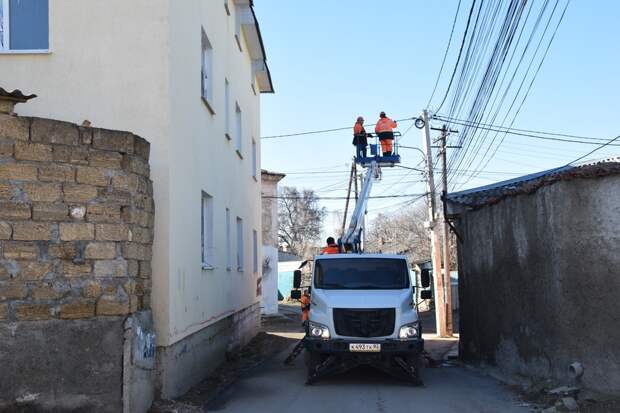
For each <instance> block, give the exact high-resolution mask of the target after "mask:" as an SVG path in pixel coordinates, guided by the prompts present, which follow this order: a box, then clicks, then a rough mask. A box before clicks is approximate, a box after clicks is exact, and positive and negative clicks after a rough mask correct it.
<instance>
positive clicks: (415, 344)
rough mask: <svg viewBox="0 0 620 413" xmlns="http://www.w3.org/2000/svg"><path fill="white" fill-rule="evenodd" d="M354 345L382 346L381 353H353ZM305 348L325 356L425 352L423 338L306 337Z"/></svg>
mask: <svg viewBox="0 0 620 413" xmlns="http://www.w3.org/2000/svg"><path fill="white" fill-rule="evenodd" d="M354 343H373V344H381V351H380V352H369V353H365V352H352V351H350V350H349V344H354ZM304 347H305V348H306V350H308V351H310V352H313V353H323V354H340V355H344V354H351V355H354V354H357V355H366V356H372V355H373V354H374V355H386V354H389V355H411V354H420V353H422V352H423V351H424V340H423V339H421V338H417V339H411V340H396V339H384V340H364V339H355V340H346V339H328V340H325V339H321V338H312V337H306V338H305V340H304Z"/></svg>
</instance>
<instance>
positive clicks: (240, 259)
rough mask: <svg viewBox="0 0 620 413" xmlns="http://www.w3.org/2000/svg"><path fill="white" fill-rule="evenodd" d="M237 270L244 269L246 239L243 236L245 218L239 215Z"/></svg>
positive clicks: (241, 270)
mask: <svg viewBox="0 0 620 413" xmlns="http://www.w3.org/2000/svg"><path fill="white" fill-rule="evenodd" d="M236 222H237V225H236V226H237V272H243V271H244V268H243V267H244V264H245V240H244V236H243V218H241V217H237V221H236Z"/></svg>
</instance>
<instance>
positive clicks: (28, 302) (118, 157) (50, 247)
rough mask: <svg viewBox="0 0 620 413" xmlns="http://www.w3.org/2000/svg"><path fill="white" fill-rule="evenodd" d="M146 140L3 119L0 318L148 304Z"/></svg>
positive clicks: (74, 314) (83, 313) (109, 312)
mask: <svg viewBox="0 0 620 413" xmlns="http://www.w3.org/2000/svg"><path fill="white" fill-rule="evenodd" d="M149 149H150V145H149V143H148V142H147V141H146V140H144V139H142V138H140V137H138V136H135V135H133V134H131V133H129V132H119V131H112V130H105V129H98V128H90V127H80V126H77V125H75V124H71V123H67V122H60V121H55V120H48V119H40V118H26V117H16V116H8V115H2V114H0V321H5V322H19V321H30V320H47V319H84V318H90V317H95V316H123V315H127V314H130V313H133V312H136V311H139V310H144V309H149V308H150V302H149V297H150V288H151V281H150V277H151V266H150V262H151V261H150V260H151V248H152V241H153V222H154V204H153V198H152V195H153V186H152V182H151V180H150V179H149V164H148V159H149Z"/></svg>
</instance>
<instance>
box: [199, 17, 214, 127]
mask: <svg viewBox="0 0 620 413" xmlns="http://www.w3.org/2000/svg"><path fill="white" fill-rule="evenodd" d="M200 45H201V51H200V97H201V98H202V101H203V102H204V103H205V105H206V106H207V109H209V112H211V114H212V115H215V110H213V108H214V106H213V100H214V93H213V92H214V90H213V89H214V82H213V72H214V70H213V64H214V59H213V45H212V43H211V41H210V40H209V36H207V32H206V31H205V28H204V27H202V28H201V43H200Z"/></svg>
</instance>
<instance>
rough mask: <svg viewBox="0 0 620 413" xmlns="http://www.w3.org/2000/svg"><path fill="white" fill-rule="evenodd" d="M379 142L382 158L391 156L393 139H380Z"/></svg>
mask: <svg viewBox="0 0 620 413" xmlns="http://www.w3.org/2000/svg"><path fill="white" fill-rule="evenodd" d="M379 142H381V152H383V156H391V155H392V149H393V146H394V139H382V140H380V141H379Z"/></svg>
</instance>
